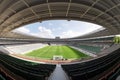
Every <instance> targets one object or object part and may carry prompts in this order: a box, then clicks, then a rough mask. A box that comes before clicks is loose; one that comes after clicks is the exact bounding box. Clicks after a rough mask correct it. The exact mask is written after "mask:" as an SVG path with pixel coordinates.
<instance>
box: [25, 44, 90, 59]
mask: <svg viewBox="0 0 120 80" xmlns="http://www.w3.org/2000/svg"><path fill="white" fill-rule="evenodd" d="M25 55H26V56H30V57H36V58H41V59H52V58H53V56H54V55H60V56H63V57H64V58H66V59H80V58H82V57H88V56H87V55H85V54H83V53H82V52H79V51H77V50H75V49H73V48H71V47H69V46H46V47H43V48H40V49H37V50H33V51H32V52H29V53H26V54H25Z"/></svg>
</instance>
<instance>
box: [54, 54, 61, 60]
mask: <svg viewBox="0 0 120 80" xmlns="http://www.w3.org/2000/svg"><path fill="white" fill-rule="evenodd" d="M62 59H63V56H60V55H54V56H53V60H62Z"/></svg>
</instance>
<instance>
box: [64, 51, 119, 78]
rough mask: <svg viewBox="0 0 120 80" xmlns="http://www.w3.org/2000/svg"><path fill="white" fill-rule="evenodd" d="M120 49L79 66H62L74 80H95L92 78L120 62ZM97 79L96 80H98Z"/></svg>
mask: <svg viewBox="0 0 120 80" xmlns="http://www.w3.org/2000/svg"><path fill="white" fill-rule="evenodd" d="M119 53H120V49H118V50H116V51H114V52H112V53H111V54H108V55H107V56H104V57H101V58H98V59H95V60H91V61H88V62H83V63H79V64H68V65H62V67H63V69H64V70H65V71H66V72H67V74H68V75H69V76H70V77H71V78H72V80H79V79H81V80H88V79H89V80H90V79H91V80H93V79H92V78H93V77H95V76H97V75H99V74H101V73H103V72H104V71H105V70H107V69H109V68H110V67H112V66H113V65H115V64H116V63H117V62H120V56H119ZM98 79H99V78H97V79H96V80H98Z"/></svg>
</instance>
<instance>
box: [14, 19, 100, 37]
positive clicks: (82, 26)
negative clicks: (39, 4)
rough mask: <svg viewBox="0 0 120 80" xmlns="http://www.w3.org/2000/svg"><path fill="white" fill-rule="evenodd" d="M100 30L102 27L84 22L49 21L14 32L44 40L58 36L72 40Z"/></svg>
mask: <svg viewBox="0 0 120 80" xmlns="http://www.w3.org/2000/svg"><path fill="white" fill-rule="evenodd" d="M100 28H102V26H100V25H96V24H92V23H88V22H83V21H75V20H71V21H67V20H48V21H43V22H41V23H40V22H36V23H32V24H29V25H25V26H22V27H20V28H17V29H15V30H14V32H20V33H21V32H22V33H25V34H29V35H34V36H38V37H42V38H55V37H56V36H59V37H61V38H70V37H77V36H80V35H84V34H88V33H89V32H93V31H95V30H97V29H100Z"/></svg>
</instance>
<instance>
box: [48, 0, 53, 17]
mask: <svg viewBox="0 0 120 80" xmlns="http://www.w3.org/2000/svg"><path fill="white" fill-rule="evenodd" d="M47 5H48V10H49V14H50V17H52V11H51V8H50V4H49V2H48V0H47Z"/></svg>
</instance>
